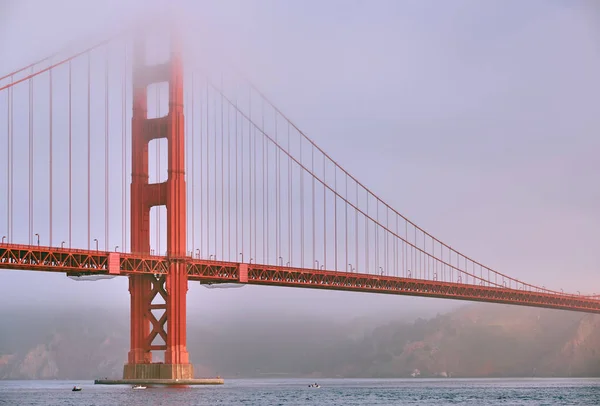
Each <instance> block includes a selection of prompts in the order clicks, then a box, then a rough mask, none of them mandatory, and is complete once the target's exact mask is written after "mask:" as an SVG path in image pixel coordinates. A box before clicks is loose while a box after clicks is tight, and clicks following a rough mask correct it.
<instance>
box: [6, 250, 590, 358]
mask: <svg viewBox="0 0 600 406" xmlns="http://www.w3.org/2000/svg"><path fill="white" fill-rule="evenodd" d="M174 262H179V263H181V262H183V263H185V265H186V269H187V274H188V279H189V280H192V281H200V282H201V283H205V284H210V283H227V282H229V283H247V284H252V285H271V286H288V287H298V288H311V289H329V290H345V291H354V292H370V293H384V294H397V295H407V296H424V297H436V298H444V299H457V300H469V301H480V302H491V303H504V304H513V305H521V306H534V307H544V308H550V309H563V310H572V311H579V312H586V313H600V299H598V298H597V297H591V296H581V295H573V294H566V293H565V294H552V293H546V292H536V291H530V290H519V289H511V288H501V287H493V286H482V285H473V284H464V283H451V282H440V281H428V280H420V279H411V278H400V277H390V276H380V275H370V274H357V273H349V272H335V271H325V270H313V269H301V268H287V267H280V266H270V265H261V264H245V263H234V262H221V261H208V260H200V259H194V258H191V257H184V258H167V257H162V256H136V255H133V254H120V253H115V252H104V251H88V250H73V249H66V248H52V247H39V246H31V245H13V244H0V268H1V269H13V270H33V271H46V272H65V273H67V274H68V275H75V276H84V275H115V276H116V275H121V276H127V275H150V276H153V279H152V281H153V282H152V286H153V288H152V295H151V297H150V299H149V300H150V302H151V301H152V299H153V298H154V297H155V296H157V295H160V296H162V297H163V298H164V297H165V295H166V290H165V286H164V285H165V284H164V279H165V275H166V274H167V273H168V269H169V266H170V264H171V263H174ZM153 306H160V305H152V304H151V303H149V306H148V309H149V310H148V311H149V312H150V310H151V309H153V308H154V307H153ZM156 308H157V309H158V308H159V307H156ZM165 314H166V312H165ZM151 320H152V328H153V330H152V332H151V335H150V336H149V337H148V340H150V341H149V343H151V342H153V340H154V339H155V338H156V337H157V336H160V337H162V338H163V339H164V325H165V322H166V321H167V320H166V316H164V315H163V316H162V317H160V318H159V319H156V318H155V317H154V316H152V318H151ZM152 349H153V350H154V349H163V348H162V346H161V347H160V348H158V347H155V346H154V345H153V346H152Z"/></svg>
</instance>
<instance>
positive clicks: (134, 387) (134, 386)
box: [131, 385, 146, 389]
mask: <svg viewBox="0 0 600 406" xmlns="http://www.w3.org/2000/svg"><path fill="white" fill-rule="evenodd" d="M131 389H146V387H145V386H142V385H133V386H132V387H131Z"/></svg>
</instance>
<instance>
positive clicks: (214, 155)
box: [213, 94, 219, 259]
mask: <svg viewBox="0 0 600 406" xmlns="http://www.w3.org/2000/svg"><path fill="white" fill-rule="evenodd" d="M213 132H214V137H215V139H214V141H215V142H214V144H215V148H214V154H213V164H214V165H215V168H214V174H215V176H214V188H215V190H214V192H215V193H214V207H215V215H214V219H215V256H214V258H215V259H217V252H218V251H219V249H218V248H219V243H218V240H217V217H218V214H217V95H216V94H215V95H214V96H213Z"/></svg>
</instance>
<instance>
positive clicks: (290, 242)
mask: <svg viewBox="0 0 600 406" xmlns="http://www.w3.org/2000/svg"><path fill="white" fill-rule="evenodd" d="M287 145H288V150H289V152H290V156H288V235H289V237H288V245H289V247H288V251H289V256H290V265H292V261H293V260H294V253H293V251H292V158H291V153H292V149H291V145H290V123H289V122H288V130H287Z"/></svg>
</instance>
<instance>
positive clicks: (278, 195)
mask: <svg viewBox="0 0 600 406" xmlns="http://www.w3.org/2000/svg"><path fill="white" fill-rule="evenodd" d="M275 139H276V140H277V142H279V135H278V132H277V111H276V112H275ZM275 162H276V165H277V170H276V172H275V173H276V174H277V185H276V188H277V192H276V195H275V197H276V199H277V202H276V204H277V252H278V253H277V255H278V256H281V257H283V254H282V252H281V251H282V247H281V196H280V194H281V151H280V150H279V149H277V159H276V161H275Z"/></svg>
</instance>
